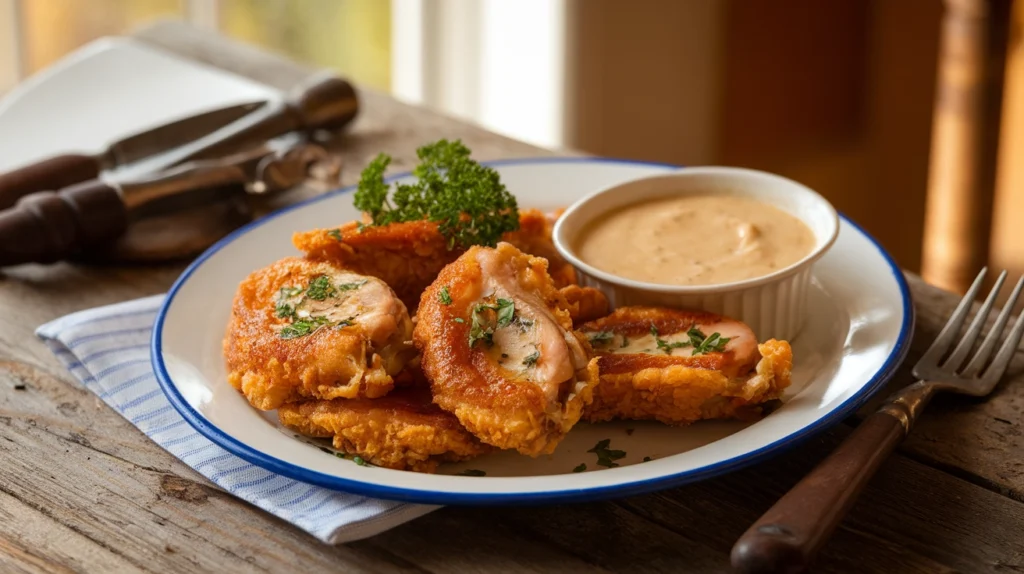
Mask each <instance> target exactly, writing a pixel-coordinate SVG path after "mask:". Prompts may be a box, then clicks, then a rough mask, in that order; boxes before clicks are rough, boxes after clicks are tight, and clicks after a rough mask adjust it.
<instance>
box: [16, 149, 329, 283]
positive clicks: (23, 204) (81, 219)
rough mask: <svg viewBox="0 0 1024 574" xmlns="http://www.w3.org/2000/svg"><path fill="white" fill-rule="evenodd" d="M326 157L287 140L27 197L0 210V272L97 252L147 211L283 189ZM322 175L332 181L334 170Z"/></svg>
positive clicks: (302, 176)
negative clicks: (144, 174)
mask: <svg viewBox="0 0 1024 574" xmlns="http://www.w3.org/2000/svg"><path fill="white" fill-rule="evenodd" d="M328 159H329V158H328V155H327V152H326V151H325V150H324V149H323V148H321V147H319V146H316V145H311V144H307V143H303V142H292V143H289V144H287V145H285V146H283V147H281V146H278V149H272V148H271V147H268V146H260V147H259V148H256V149H254V150H250V151H248V152H244V153H240V154H235V155H232V156H228V157H227V158H223V159H221V160H204V161H198V162H193V163H189V164H186V165H182V166H178V167H176V168H172V169H171V170H168V171H166V172H162V173H161V174H159V175H150V176H148V177H144V178H140V179H137V180H132V181H124V182H120V183H118V182H112V181H104V180H100V179H94V180H91V181H87V182H82V183H77V184H74V185H71V186H70V187H66V188H64V189H61V190H59V191H39V192H34V193H31V194H29V195H26V196H24V197H22V198H21V199H19V200H18V202H17V203H16V204H15V206H14V207H11V208H9V209H6V210H3V211H0V267H3V266H7V265H17V264H21V263H53V262H55V261H59V260H62V259H67V258H70V257H73V256H77V255H81V254H87V253H89V252H92V251H98V250H102V249H104V248H105V247H108V246H110V245H111V244H112V243H113V242H114V241H115V240H117V238H118V237H120V236H121V235H122V234H124V233H125V231H126V230H127V229H128V226H129V224H130V223H131V222H132V221H134V220H135V219H136V218H138V217H144V216H147V215H150V214H152V213H154V212H155V213H162V212H166V211H173V210H176V209H182V208H183V207H189V206H196V205H200V206H201V205H208V204H212V203H215V202H216V201H219V200H222V199H224V198H226V197H229V196H236V197H238V196H243V195H245V194H246V193H250V194H260V195H262V194H267V193H273V192H276V191H281V190H284V189H289V188H291V187H294V186H295V185H298V184H299V183H300V182H301V181H303V180H305V179H306V177H307V174H308V172H309V168H310V167H311V166H313V165H314V164H319V163H321V162H324V161H327V160H328ZM326 177H330V178H336V177H337V172H335V173H331V174H328V175H327V176H326ZM332 183H336V182H332Z"/></svg>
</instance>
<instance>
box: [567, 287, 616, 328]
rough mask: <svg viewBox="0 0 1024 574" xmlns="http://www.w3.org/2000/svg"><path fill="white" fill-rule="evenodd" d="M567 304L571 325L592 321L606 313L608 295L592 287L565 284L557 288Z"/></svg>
mask: <svg viewBox="0 0 1024 574" xmlns="http://www.w3.org/2000/svg"><path fill="white" fill-rule="evenodd" d="M559 292H560V293H561V294H562V296H563V297H565V302H566V305H568V310H569V317H570V318H572V323H573V325H579V324H580V323H586V322H588V321H593V320H595V319H597V318H599V317H604V316H605V315H607V314H608V297H607V296H605V294H604V293H603V292H602V291H601V290H599V289H594V288H593V287H580V286H579V285H567V286H565V287H562V288H561V289H559Z"/></svg>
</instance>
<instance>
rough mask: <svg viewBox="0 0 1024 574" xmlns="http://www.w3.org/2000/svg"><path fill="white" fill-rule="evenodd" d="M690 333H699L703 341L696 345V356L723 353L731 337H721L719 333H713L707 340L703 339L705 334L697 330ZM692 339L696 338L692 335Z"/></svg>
mask: <svg viewBox="0 0 1024 574" xmlns="http://www.w3.org/2000/svg"><path fill="white" fill-rule="evenodd" d="M690 331H697V333H698V334H700V336H701V338H702V339H703V340H702V341H701V342H700V343H699V344H695V345H694V349H693V354H694V355H703V354H705V353H710V352H712V351H714V352H716V353H721V352H722V351H724V350H725V345H726V344H727V343H728V342H729V339H730V338H729V337H723V336H721V335H720V334H719V333H717V332H715V333H711V336H709V337H707V338H703V335H704V334H703V333H701V332H700V331H698V330H697V329H690ZM690 338H691V339H693V338H694V336H693V335H692V334H691V335H690Z"/></svg>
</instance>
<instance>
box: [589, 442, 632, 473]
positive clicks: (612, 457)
mask: <svg viewBox="0 0 1024 574" xmlns="http://www.w3.org/2000/svg"><path fill="white" fill-rule="evenodd" d="M611 442H612V439H610V438H606V439H604V440H602V441H599V442H598V443H597V444H596V445H594V448H592V449H590V450H588V451H587V452H592V453H594V454H596V455H597V464H598V465H600V466H604V467H607V468H615V467H616V466H619V463H617V462H614V461H616V460H619V459H621V458H624V457H625V456H626V451H623V450H611V449H609V448H608V446H609V445H610V444H611Z"/></svg>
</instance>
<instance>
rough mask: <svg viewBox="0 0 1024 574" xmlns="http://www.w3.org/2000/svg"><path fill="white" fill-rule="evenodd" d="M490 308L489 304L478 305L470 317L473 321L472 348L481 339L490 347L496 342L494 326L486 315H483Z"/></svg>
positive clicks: (470, 338) (470, 337)
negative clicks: (489, 322)
mask: <svg viewBox="0 0 1024 574" xmlns="http://www.w3.org/2000/svg"><path fill="white" fill-rule="evenodd" d="M489 308H490V307H488V306H487V305H477V306H476V307H475V308H474V309H473V316H472V317H470V320H471V321H472V323H471V324H470V327H469V348H471V349H472V348H473V345H476V342H477V341H480V340H483V341H484V342H485V343H487V346H488V347H489V346H491V345H493V344H494V328H493V327H491V326H490V325H489V324H488V322H487V318H486V317H482V316H483V314H484V313H485V312H486V310H487V309H489Z"/></svg>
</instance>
